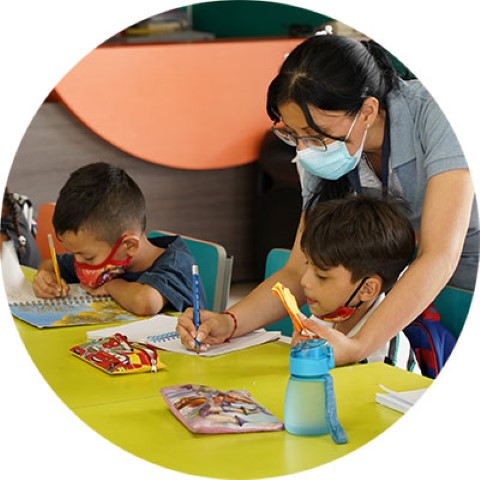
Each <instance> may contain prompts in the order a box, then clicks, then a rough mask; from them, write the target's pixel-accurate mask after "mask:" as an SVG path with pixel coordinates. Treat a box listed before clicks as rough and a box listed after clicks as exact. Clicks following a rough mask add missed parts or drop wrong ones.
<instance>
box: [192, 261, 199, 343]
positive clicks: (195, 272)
mask: <svg viewBox="0 0 480 480" xmlns="http://www.w3.org/2000/svg"><path fill="white" fill-rule="evenodd" d="M192 280H193V324H194V325H195V328H196V329H197V330H198V327H200V277H199V273H198V265H192ZM195 346H196V348H197V351H200V342H199V341H198V340H197V339H196V338H195Z"/></svg>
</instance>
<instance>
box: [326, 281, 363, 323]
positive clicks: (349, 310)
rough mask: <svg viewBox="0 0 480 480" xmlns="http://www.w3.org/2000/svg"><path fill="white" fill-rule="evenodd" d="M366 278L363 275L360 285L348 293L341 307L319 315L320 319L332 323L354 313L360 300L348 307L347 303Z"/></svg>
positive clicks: (346, 318)
mask: <svg viewBox="0 0 480 480" xmlns="http://www.w3.org/2000/svg"><path fill="white" fill-rule="evenodd" d="M367 280H368V277H365V278H364V279H363V280H362V281H361V282H360V285H358V287H357V288H356V289H355V291H354V292H353V293H352V294H351V295H350V298H349V299H348V300H347V301H346V303H345V305H343V306H342V307H338V308H337V309H336V310H334V311H333V312H330V313H326V314H325V315H322V316H321V317H319V318H320V319H321V320H325V321H326V322H332V323H340V322H344V321H345V320H348V319H349V318H350V317H351V316H352V315H353V314H354V313H355V310H356V309H357V308H358V307H359V306H360V305H361V304H362V303H363V302H362V301H360V302H359V303H358V304H357V305H355V306H354V307H349V306H348V304H349V303H350V302H351V301H352V300H353V299H354V297H355V295H356V294H357V293H358V292H359V290H360V289H361V288H362V286H363V284H364V283H365V282H366V281H367Z"/></svg>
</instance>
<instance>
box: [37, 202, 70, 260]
mask: <svg viewBox="0 0 480 480" xmlns="http://www.w3.org/2000/svg"><path fill="white" fill-rule="evenodd" d="M54 210H55V203H42V204H41V205H40V206H39V208H38V214H37V245H38V249H39V250H40V256H41V258H42V260H47V259H49V258H50V248H49V246H48V237H47V235H48V234H49V233H51V234H52V237H53V243H54V245H55V250H56V252H57V253H65V249H64V248H63V245H62V243H61V242H59V241H58V240H57V236H56V235H55V229H54V228H53V223H52V218H53V212H54Z"/></svg>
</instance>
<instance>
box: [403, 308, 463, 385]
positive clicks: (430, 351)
mask: <svg viewBox="0 0 480 480" xmlns="http://www.w3.org/2000/svg"><path fill="white" fill-rule="evenodd" d="M403 332H404V333H405V335H406V336H407V338H408V341H409V342H410V346H411V347H412V350H413V351H414V353H415V357H416V359H417V363H418V366H419V367H420V371H421V372H422V375H424V376H425V377H429V378H433V379H434V378H437V376H438V374H439V373H440V371H441V370H442V368H443V366H444V365H445V363H446V362H447V360H448V358H449V357H450V354H451V353H452V350H453V348H454V347H455V344H456V341H457V339H456V338H455V336H454V335H453V334H452V333H451V332H450V330H448V329H447V327H445V325H443V324H442V323H441V322H440V314H439V313H438V311H437V309H436V308H435V307H434V305H433V304H431V305H430V306H429V307H427V308H426V309H425V310H424V311H423V312H422V313H421V314H420V315H419V316H418V317H417V318H416V319H415V320H414V321H413V322H412V323H411V324H410V325H408V326H407V327H406V328H404V329H403Z"/></svg>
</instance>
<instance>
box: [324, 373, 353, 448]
mask: <svg viewBox="0 0 480 480" xmlns="http://www.w3.org/2000/svg"><path fill="white" fill-rule="evenodd" d="M325 414H326V417H327V424H328V429H329V431H330V435H331V437H332V439H333V441H334V442H335V443H337V444H343V443H347V441H348V440H347V435H346V434H345V430H343V428H342V426H341V425H340V422H339V421H338V416H337V402H336V400H335V390H334V388H333V378H332V376H331V375H330V374H329V373H327V374H326V375H325Z"/></svg>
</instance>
